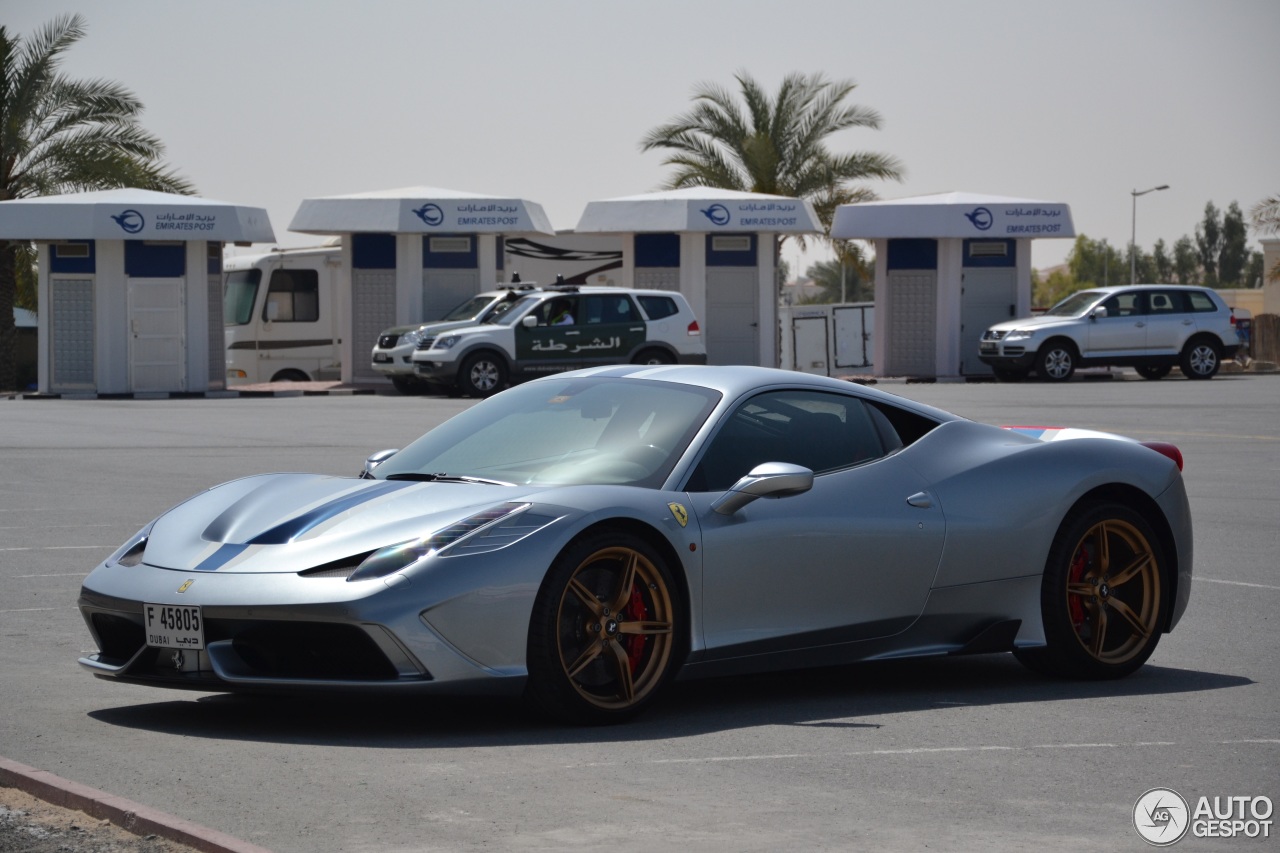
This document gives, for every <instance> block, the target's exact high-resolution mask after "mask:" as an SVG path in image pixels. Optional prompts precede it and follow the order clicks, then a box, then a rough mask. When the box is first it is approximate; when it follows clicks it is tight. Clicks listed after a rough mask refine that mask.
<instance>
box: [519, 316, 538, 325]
mask: <svg viewBox="0 0 1280 853" xmlns="http://www.w3.org/2000/svg"><path fill="white" fill-rule="evenodd" d="M520 325H521V326H524V327H525V328H526V329H532V328H534V327H536V326H537V325H538V318H537V317H535V316H534V315H533V314H526V315H525V316H524V317H522V318H521V319H520Z"/></svg>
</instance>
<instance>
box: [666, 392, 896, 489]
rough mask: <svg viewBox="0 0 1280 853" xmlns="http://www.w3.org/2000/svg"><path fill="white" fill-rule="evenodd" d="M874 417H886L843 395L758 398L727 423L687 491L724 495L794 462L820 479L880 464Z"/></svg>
mask: <svg viewBox="0 0 1280 853" xmlns="http://www.w3.org/2000/svg"><path fill="white" fill-rule="evenodd" d="M876 416H879V417H883V416H882V415H880V413H879V412H875V413H874V414H873V413H872V411H871V410H869V409H868V407H867V406H866V405H865V404H864V403H863V402H862V401H861V400H859V399H857V398H856V397H846V396H844V395H841V394H826V393H823V392H819V391H771V392H768V393H765V394H760V395H757V396H755V397H752V398H751V399H750V400H748V401H747V402H745V403H743V404H742V405H741V406H739V407H738V408H737V410H736V411H734V412H733V414H731V415H730V416H729V417H728V418H727V419H726V421H725V423H724V425H723V426H722V427H721V428H720V431H719V432H718V433H717V434H716V436H715V437H714V438H713V439H712V440H711V444H710V446H709V447H708V448H707V450H706V453H705V454H704V455H703V457H702V460H701V461H700V462H699V463H698V467H697V468H696V469H694V472H693V475H692V476H691V477H690V479H689V483H688V488H689V490H690V491H695V492H698V491H722V490H724V489H727V488H729V487H730V486H732V485H733V484H734V483H735V482H736V481H737V480H738V479H740V478H741V477H743V476H744V475H746V474H747V473H748V472H749V471H750V470H751V469H752V468H754V467H756V466H757V465H760V464H761V463H764V462H790V463H792V464H795V465H803V466H804V467H806V468H808V469H810V470H811V471H813V472H814V473H815V474H822V473H824V472H827V471H834V470H837V469H839V468H847V467H849V466H850V465H857V464H858V463H860V462H866V461H868V460H871V459H876V458H878V457H880V456H883V455H884V454H885V452H886V447H885V443H884V439H883V437H882V430H881V429H880V428H879V427H878V425H877V422H876V420H875V418H876ZM899 445H900V443H899ZM893 449H896V448H893Z"/></svg>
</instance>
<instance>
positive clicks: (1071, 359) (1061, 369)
mask: <svg viewBox="0 0 1280 853" xmlns="http://www.w3.org/2000/svg"><path fill="white" fill-rule="evenodd" d="M1076 359H1077V356H1076V350H1075V347H1073V346H1072V345H1071V344H1070V343H1068V342H1066V341H1049V342H1048V343H1046V344H1045V345H1044V346H1043V347H1041V348H1040V354H1039V355H1038V356H1036V373H1038V374H1039V375H1040V378H1041V379H1043V380H1044V381H1046V382H1066V381H1067V380H1068V379H1070V378H1071V376H1072V374H1074V373H1075V372H1076Z"/></svg>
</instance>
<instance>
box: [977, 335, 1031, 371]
mask: <svg viewBox="0 0 1280 853" xmlns="http://www.w3.org/2000/svg"><path fill="white" fill-rule="evenodd" d="M978 361H981V362H982V363H983V364H985V365H987V366H988V367H995V368H1002V369H1005V370H1030V369H1031V368H1032V367H1033V366H1034V365H1035V361H1036V351H1035V350H1034V349H1029V348H1028V347H1027V346H1026V343H1024V342H1022V341H1017V342H1014V343H1008V344H1006V343H1005V342H1004V341H981V342H980V343H979V344H978Z"/></svg>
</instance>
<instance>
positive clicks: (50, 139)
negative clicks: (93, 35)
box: [0, 15, 195, 389]
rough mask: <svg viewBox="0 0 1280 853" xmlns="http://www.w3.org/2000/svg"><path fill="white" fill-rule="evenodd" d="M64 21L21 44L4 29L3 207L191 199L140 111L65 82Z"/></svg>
mask: <svg viewBox="0 0 1280 853" xmlns="http://www.w3.org/2000/svg"><path fill="white" fill-rule="evenodd" d="M84 34H85V22H84V19H83V18H82V17H81V16H79V15H63V16H61V17H58V18H55V19H54V20H53V21H52V22H50V23H48V24H46V25H45V26H43V27H41V28H40V29H38V30H37V31H36V32H35V33H33V34H32V35H30V36H28V37H27V38H23V37H22V36H21V35H18V34H15V33H11V32H10V31H9V29H8V28H7V27H4V26H0V72H3V77H2V81H0V201H8V200H10V199H17V198H27V197H30V196H42V195H54V194H58V193H67V192H84V191H88V190H100V189H112V188H116V187H138V188H141V189H151V190H161V191H168V192H179V193H192V192H194V191H195V189H194V187H193V186H192V185H191V184H190V183H189V182H187V181H186V180H185V179H184V178H182V177H180V176H178V175H177V174H175V173H174V172H173V171H172V170H169V169H166V168H164V167H163V166H162V165H161V164H160V162H159V160H160V156H161V154H162V153H163V152H164V146H163V144H161V142H160V140H159V139H157V138H156V137H155V136H152V135H151V134H150V133H148V132H147V131H145V130H143V129H142V127H141V126H140V125H139V124H138V116H139V115H140V114H141V113H142V104H141V102H140V101H139V100H138V99H137V97H136V96H134V94H133V93H132V92H130V91H128V90H127V89H125V88H124V87H122V86H120V85H119V84H117V83H113V82H110V81H107V80H84V81H82V80H69V79H67V78H66V77H64V76H63V75H62V74H61V73H59V70H58V69H59V65H60V64H61V62H62V55H63V54H64V53H65V52H66V50H67V49H68V48H70V47H71V46H72V45H73V44H75V43H76V42H77V41H79V40H80V39H81V38H83V37H84ZM17 252H18V244H17V243H14V242H11V241H0V389H5V388H13V387H15V384H16V382H15V380H16V377H15V375H14V326H13V305H14V294H15V291H16V286H17V285H16V269H17V263H18V260H17Z"/></svg>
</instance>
